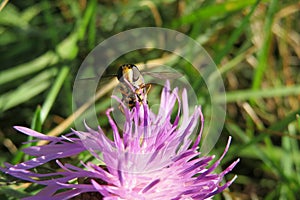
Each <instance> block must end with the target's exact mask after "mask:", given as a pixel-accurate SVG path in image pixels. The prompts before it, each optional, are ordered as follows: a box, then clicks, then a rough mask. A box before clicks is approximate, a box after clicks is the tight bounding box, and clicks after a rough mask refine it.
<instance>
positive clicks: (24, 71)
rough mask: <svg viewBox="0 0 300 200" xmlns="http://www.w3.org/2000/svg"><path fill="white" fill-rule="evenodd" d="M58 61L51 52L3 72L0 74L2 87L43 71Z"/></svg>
mask: <svg viewBox="0 0 300 200" xmlns="http://www.w3.org/2000/svg"><path fill="white" fill-rule="evenodd" d="M57 61H58V57H57V55H56V54H55V53H53V52H52V51H49V52H47V53H45V54H43V55H42V56H40V57H38V58H36V59H35V60H33V61H30V62H27V63H24V64H21V65H18V66H16V67H13V68H10V69H7V70H5V71H2V72H1V73H0V85H1V84H4V83H8V82H10V81H13V80H16V79H18V78H21V77H24V76H26V75H29V74H32V73H34V72H37V71H39V70H42V69H44V68H46V67H47V66H49V65H52V64H54V63H56V62H57Z"/></svg>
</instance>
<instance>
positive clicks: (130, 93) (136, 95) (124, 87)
mask: <svg viewBox="0 0 300 200" xmlns="http://www.w3.org/2000/svg"><path fill="white" fill-rule="evenodd" d="M117 78H118V80H119V82H120V84H121V85H120V92H121V94H122V102H124V103H125V104H126V105H128V107H129V109H132V108H133V107H134V106H135V104H136V102H139V103H140V104H142V103H143V102H146V103H147V94H148V92H149V90H150V88H151V84H150V83H148V84H145V81H144V78H143V76H142V74H141V72H140V70H139V69H138V68H137V66H135V65H134V64H124V65H121V66H120V67H119V70H118V72H117Z"/></svg>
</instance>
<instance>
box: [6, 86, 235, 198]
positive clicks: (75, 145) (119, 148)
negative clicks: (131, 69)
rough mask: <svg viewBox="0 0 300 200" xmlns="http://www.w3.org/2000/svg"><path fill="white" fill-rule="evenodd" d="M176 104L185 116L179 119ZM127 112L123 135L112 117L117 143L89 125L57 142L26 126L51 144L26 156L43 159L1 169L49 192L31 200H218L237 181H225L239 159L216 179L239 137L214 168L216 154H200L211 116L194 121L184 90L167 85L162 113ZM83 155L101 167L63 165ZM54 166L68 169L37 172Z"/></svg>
mask: <svg viewBox="0 0 300 200" xmlns="http://www.w3.org/2000/svg"><path fill="white" fill-rule="evenodd" d="M176 102H177V103H178V109H177V110H178V111H177V115H176V117H175V119H174V120H171V114H172V111H173V108H174V107H175V104H176ZM121 103H122V102H121ZM123 108H124V115H125V118H126V120H125V122H124V127H123V131H122V133H119V130H118V128H117V125H116V124H115V122H114V121H113V119H112V117H111V111H112V109H109V110H108V111H107V117H108V119H109V123H110V125H111V128H112V131H113V137H114V140H113V141H112V140H110V139H108V138H107V137H106V136H105V134H104V132H103V130H102V129H101V128H100V127H98V130H93V129H91V128H89V127H88V126H87V125H86V130H87V131H86V132H81V131H75V130H73V131H72V133H70V134H68V135H66V136H61V137H50V136H46V135H43V134H41V133H38V132H36V131H34V130H31V129H28V128H25V127H15V128H16V129H17V130H18V131H20V132H22V133H24V134H27V135H30V136H33V137H36V138H38V139H39V140H47V141H49V142H50V143H49V144H48V145H45V146H32V147H29V148H26V149H24V152H25V153H27V154H29V155H31V156H34V157H35V158H34V159H31V160H29V161H25V162H23V163H20V164H17V165H10V164H6V167H5V168H1V171H3V172H5V173H7V174H10V175H12V176H15V177H17V178H20V179H23V180H26V181H29V182H33V183H37V184H40V185H44V186H45V187H44V188H43V189H42V190H41V191H40V192H39V193H38V194H36V195H35V196H32V197H27V198H25V199H26V200H29V199H30V200H40V199H57V200H61V199H70V198H74V199H86V198H87V196H89V195H90V196H92V195H93V196H94V197H95V198H98V199H106V200H121V199H124V200H125V199H126V200H133V199H134V200H148V199H149V200H150V199H151V200H152V199H163V200H177V199H178V200H183V199H210V198H211V197H213V196H214V195H215V194H217V193H220V192H222V191H223V190H224V189H225V188H227V187H228V186H229V185H230V184H231V183H232V182H233V181H234V179H235V178H236V177H234V178H233V179H232V180H231V181H229V182H227V183H225V184H223V185H221V184H220V183H221V181H222V179H223V177H224V175H225V174H227V173H228V172H229V171H231V170H232V169H233V168H234V166H235V165H236V164H237V163H238V161H239V160H236V161H235V162H233V163H232V164H231V165H230V166H229V167H228V168H227V169H225V170H224V171H223V172H221V173H220V174H217V173H214V170H215V169H216V167H217V166H218V165H219V164H220V161H221V160H222V158H223V157H224V155H225V154H226V152H227V151H228V148H229V143H230V139H231V138H229V140H228V144H227V146H226V148H225V151H224V153H223V155H222V156H221V157H220V158H219V159H218V160H217V161H215V162H214V163H213V164H212V165H210V166H209V163H210V161H212V160H213V158H214V156H200V152H198V145H199V142H200V138H201V133H202V128H203V121H204V120H203V115H202V112H201V109H200V107H195V111H194V113H193V114H192V115H191V116H189V111H188V101H187V94H186V91H185V90H184V91H183V92H182V100H180V98H179V97H178V91H177V89H174V90H173V91H172V92H170V86H169V84H168V83H167V84H166V86H165V88H164V90H163V92H162V95H161V104H160V109H159V112H158V114H154V113H153V112H151V110H150V109H149V107H148V105H147V104H142V105H136V107H134V108H133V109H132V110H129V109H127V108H126V107H125V106H124V105H123ZM199 122H200V124H201V130H200V132H199V133H198V134H196V138H194V139H193V138H192V136H193V133H194V129H195V128H196V127H197V124H198V123H199ZM193 140H194V141H195V142H194V143H193ZM83 151H88V152H89V153H90V154H91V155H92V156H93V157H95V161H97V162H95V161H94V162H87V163H84V162H81V165H82V168H80V167H76V166H73V165H71V164H62V163H61V162H60V161H59V159H60V158H65V157H70V156H74V155H77V154H79V153H81V152H83ZM51 160H56V163H57V164H58V165H59V167H60V168H61V170H58V171H57V172H53V173H46V174H39V173H36V172H34V171H33V170H31V169H33V168H36V167H38V166H40V165H43V164H45V163H47V162H49V161H51ZM103 163H104V164H105V165H104V164H103ZM84 195H86V196H84Z"/></svg>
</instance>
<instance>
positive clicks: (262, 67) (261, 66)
mask: <svg viewBox="0 0 300 200" xmlns="http://www.w3.org/2000/svg"><path fill="white" fill-rule="evenodd" d="M277 5H278V0H271V3H270V4H269V10H268V13H267V15H266V21H265V26H264V28H263V29H264V39H263V40H262V41H263V44H262V47H261V49H260V51H259V52H258V66H257V67H256V69H255V74H254V79H253V82H252V88H253V89H258V88H259V87H260V85H261V81H262V78H263V75H264V73H265V71H266V68H267V66H268V58H269V50H270V44H271V39H272V25H273V19H274V15H275V13H276V11H277Z"/></svg>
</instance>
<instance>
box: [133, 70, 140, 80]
mask: <svg viewBox="0 0 300 200" xmlns="http://www.w3.org/2000/svg"><path fill="white" fill-rule="evenodd" d="M140 75H141V72H140V71H139V70H138V68H137V67H136V66H133V67H132V79H133V81H137V80H138V79H139V78H140Z"/></svg>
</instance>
